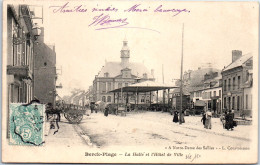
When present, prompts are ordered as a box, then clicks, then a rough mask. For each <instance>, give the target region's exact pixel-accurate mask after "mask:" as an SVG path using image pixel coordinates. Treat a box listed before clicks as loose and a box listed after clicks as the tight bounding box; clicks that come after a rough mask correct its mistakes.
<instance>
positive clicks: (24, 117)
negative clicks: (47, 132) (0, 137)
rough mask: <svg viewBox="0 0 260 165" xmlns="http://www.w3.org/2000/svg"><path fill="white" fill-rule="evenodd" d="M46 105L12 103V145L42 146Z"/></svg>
mask: <svg viewBox="0 0 260 165" xmlns="http://www.w3.org/2000/svg"><path fill="white" fill-rule="evenodd" d="M44 112H45V105H43V104H30V105H23V104H21V103H13V104H10V118H9V121H10V141H9V144H11V145H29V146H41V145H42V144H43V143H44V136H43V132H44V130H43V129H44V126H43V125H44Z"/></svg>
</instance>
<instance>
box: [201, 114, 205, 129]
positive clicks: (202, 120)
mask: <svg viewBox="0 0 260 165" xmlns="http://www.w3.org/2000/svg"><path fill="white" fill-rule="evenodd" d="M201 122H202V123H203V125H204V128H206V127H205V122H206V113H205V112H203V114H202V119H201Z"/></svg>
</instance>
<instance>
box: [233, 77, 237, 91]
mask: <svg viewBox="0 0 260 165" xmlns="http://www.w3.org/2000/svg"><path fill="white" fill-rule="evenodd" d="M235 86H236V77H233V90H235Z"/></svg>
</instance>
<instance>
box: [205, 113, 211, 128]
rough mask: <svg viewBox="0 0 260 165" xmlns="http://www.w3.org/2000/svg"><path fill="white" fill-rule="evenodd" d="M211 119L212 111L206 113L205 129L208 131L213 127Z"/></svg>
mask: <svg viewBox="0 0 260 165" xmlns="http://www.w3.org/2000/svg"><path fill="white" fill-rule="evenodd" d="M211 117H212V112H211V111H210V110H208V111H207V112H206V122H205V128H206V129H211V127H212V125H211Z"/></svg>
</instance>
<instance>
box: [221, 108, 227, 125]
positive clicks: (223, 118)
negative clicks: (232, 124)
mask: <svg viewBox="0 0 260 165" xmlns="http://www.w3.org/2000/svg"><path fill="white" fill-rule="evenodd" d="M226 116H227V111H225V113H223V114H222V115H221V116H220V121H221V123H222V125H223V128H224V129H225V125H226Z"/></svg>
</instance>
